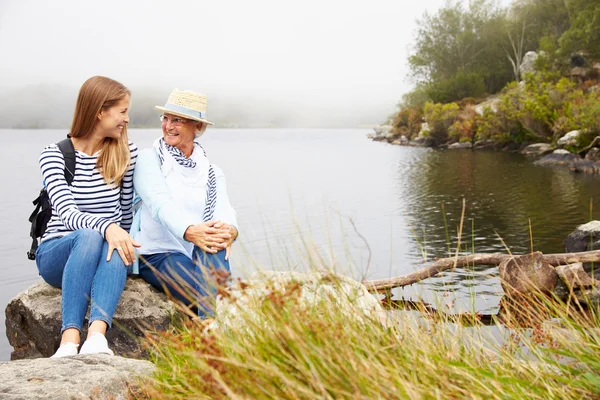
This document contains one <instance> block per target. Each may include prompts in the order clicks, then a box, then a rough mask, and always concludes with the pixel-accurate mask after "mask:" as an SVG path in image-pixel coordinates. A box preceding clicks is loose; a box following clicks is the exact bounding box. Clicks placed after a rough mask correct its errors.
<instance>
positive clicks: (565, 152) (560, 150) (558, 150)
mask: <svg viewBox="0 0 600 400" xmlns="http://www.w3.org/2000/svg"><path fill="white" fill-rule="evenodd" d="M552 154H571V152H570V151H569V150H565V149H556V150H554V151H553V152H552Z"/></svg>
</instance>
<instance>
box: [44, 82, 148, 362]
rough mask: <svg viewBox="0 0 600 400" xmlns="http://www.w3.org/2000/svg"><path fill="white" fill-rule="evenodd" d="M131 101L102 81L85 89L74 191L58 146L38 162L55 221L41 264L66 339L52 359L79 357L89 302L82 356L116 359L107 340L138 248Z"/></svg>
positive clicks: (76, 127) (77, 127) (78, 112)
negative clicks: (55, 293) (57, 301)
mask: <svg viewBox="0 0 600 400" xmlns="http://www.w3.org/2000/svg"><path fill="white" fill-rule="evenodd" d="M129 97H130V92H129V90H128V89H127V88H126V87H125V86H123V85H122V84H120V83H119V82H116V81H114V80H112V79H109V78H106V77H102V76H95V77H92V78H90V79H88V80H87V81H86V82H85V83H84V84H83V86H82V87H81V89H80V91H79V96H78V98H77V103H76V106H75V114H74V116H73V123H72V126H71V133H70V137H71V141H72V143H73V146H74V148H75V158H76V167H75V171H74V178H73V182H72V184H71V186H69V185H68V184H67V182H66V180H65V171H64V169H65V161H64V158H63V155H62V153H61V151H60V150H59V149H58V147H57V146H56V144H50V145H49V146H47V147H46V148H45V149H44V150H43V151H42V154H41V156H40V169H41V171H42V175H43V178H44V182H45V185H46V188H47V190H48V196H49V197H50V201H51V203H52V218H51V219H50V221H49V222H48V227H47V229H46V233H45V234H44V236H43V237H42V240H41V243H40V246H39V247H38V249H37V251H36V263H37V267H38V270H39V273H40V275H41V276H42V278H43V279H44V280H45V281H46V282H47V283H48V284H50V285H52V286H54V287H57V288H62V330H61V332H62V337H61V343H60V347H59V348H58V350H57V351H56V353H55V354H54V355H53V356H52V357H65V356H72V355H76V354H77V352H78V348H79V344H80V341H81V338H80V335H81V329H82V325H83V322H84V318H85V315H86V312H87V309H88V305H89V303H90V300H91V310H90V318H89V322H90V325H89V328H88V335H87V339H86V341H85V342H84V344H83V346H82V347H81V351H80V352H79V353H80V354H96V353H106V354H111V355H112V354H113V352H112V351H111V350H110V349H109V348H108V343H107V341H106V338H105V334H106V331H107V329H108V328H109V327H110V326H111V322H112V317H113V315H114V312H115V309H116V307H117V303H118V301H119V298H120V297H121V293H122V292H123V288H124V287H125V279H126V277H127V268H126V266H129V265H130V264H131V262H132V260H133V258H134V247H138V246H139V245H138V244H137V243H136V242H135V241H134V240H133V239H132V238H131V236H129V233H128V230H129V227H130V226H131V221H132V210H131V203H132V200H133V169H134V166H135V161H136V157H137V147H136V146H135V145H134V144H133V143H131V142H130V141H129V139H128V137H127V124H128V123H129V115H128V112H129ZM113 252H116V254H114V253H113Z"/></svg>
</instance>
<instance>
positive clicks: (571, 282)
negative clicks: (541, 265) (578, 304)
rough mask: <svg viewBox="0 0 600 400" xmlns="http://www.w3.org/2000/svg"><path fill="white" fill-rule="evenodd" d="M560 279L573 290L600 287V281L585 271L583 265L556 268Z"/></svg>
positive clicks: (575, 264) (576, 264)
mask: <svg viewBox="0 0 600 400" xmlns="http://www.w3.org/2000/svg"><path fill="white" fill-rule="evenodd" d="M556 273H557V274H558V277H559V278H560V279H561V280H562V281H563V283H564V284H565V285H566V286H567V288H569V289H571V290H582V289H589V288H593V287H594V286H596V287H600V281H599V280H597V279H594V278H592V277H591V276H590V275H588V274H587V273H586V272H585V271H584V270H583V263H580V262H579V263H574V264H569V265H559V266H558V267H556Z"/></svg>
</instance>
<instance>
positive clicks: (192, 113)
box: [154, 89, 213, 125]
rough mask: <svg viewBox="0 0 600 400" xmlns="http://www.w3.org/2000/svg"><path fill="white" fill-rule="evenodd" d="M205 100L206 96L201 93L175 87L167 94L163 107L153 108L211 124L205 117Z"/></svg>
mask: <svg viewBox="0 0 600 400" xmlns="http://www.w3.org/2000/svg"><path fill="white" fill-rule="evenodd" d="M206 101H207V100H206V96H205V95H203V94H202V93H196V92H192V91H191V90H179V89H175V90H173V91H172V92H171V94H170V95H169V99H168V100H167V103H166V104H165V106H164V107H161V106H155V107H154V108H156V109H157V110H159V111H162V112H163V113H166V114H172V115H176V116H178V117H183V118H187V119H191V120H194V121H198V122H204V123H205V124H208V125H213V123H212V122H210V121H209V120H207V119H206Z"/></svg>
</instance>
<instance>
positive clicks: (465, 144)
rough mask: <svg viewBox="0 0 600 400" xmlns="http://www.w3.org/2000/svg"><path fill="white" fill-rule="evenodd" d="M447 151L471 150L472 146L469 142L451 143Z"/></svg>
mask: <svg viewBox="0 0 600 400" xmlns="http://www.w3.org/2000/svg"><path fill="white" fill-rule="evenodd" d="M448 148H449V149H472V148H473V144H472V143H471V142H457V143H452V144H451V145H450V146H448Z"/></svg>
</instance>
